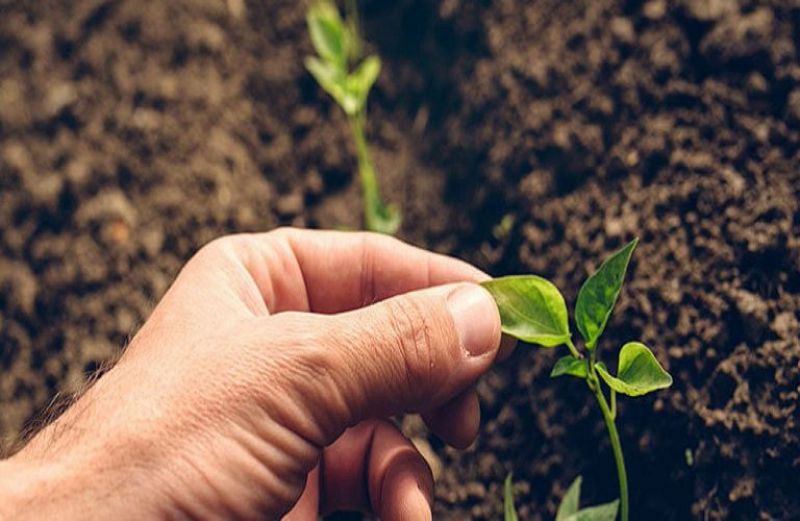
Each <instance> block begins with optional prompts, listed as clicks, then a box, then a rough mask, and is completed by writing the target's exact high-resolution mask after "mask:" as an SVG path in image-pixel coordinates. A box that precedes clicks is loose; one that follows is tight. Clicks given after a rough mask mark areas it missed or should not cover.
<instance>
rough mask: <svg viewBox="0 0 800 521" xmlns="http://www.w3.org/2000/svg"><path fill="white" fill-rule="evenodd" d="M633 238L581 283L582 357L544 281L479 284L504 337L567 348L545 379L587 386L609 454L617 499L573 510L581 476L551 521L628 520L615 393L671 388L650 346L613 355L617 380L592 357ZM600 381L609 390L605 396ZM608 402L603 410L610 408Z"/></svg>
mask: <svg viewBox="0 0 800 521" xmlns="http://www.w3.org/2000/svg"><path fill="white" fill-rule="evenodd" d="M637 242H638V239H634V240H633V241H631V242H629V243H628V244H627V245H625V246H624V247H623V248H622V249H621V250H619V251H618V252H616V253H614V254H613V255H612V256H611V257H609V258H608V259H606V261H605V262H603V264H601V265H600V267H599V268H598V270H597V271H596V272H595V273H594V274H592V275H591V276H590V277H589V278H588V279H586V282H584V284H583V286H582V287H581V290H580V292H579V293H578V299H577V302H576V304H575V311H574V313H575V322H576V325H577V328H578V331H579V332H580V334H581V336H582V337H583V339H584V341H585V348H586V352H583V351H581V350H579V349H578V346H576V345H575V344H574V343H573V341H572V334H571V333H570V328H569V320H568V316H567V306H566V303H565V302H564V297H563V296H562V295H561V293H560V292H559V291H558V289H557V288H556V287H555V286H554V285H553V284H552V283H550V282H549V281H548V280H546V279H543V278H542V277H539V276H537V275H516V276H510V277H501V278H499V279H494V280H490V281H486V282H484V283H483V286H484V287H485V288H486V289H488V290H489V292H490V293H491V294H492V296H494V299H495V300H496V301H497V307H498V309H499V310H500V320H501V323H502V328H503V332H504V333H505V334H507V335H510V336H513V337H515V338H518V339H520V340H523V341H525V342H529V343H531V344H537V345H540V346H542V347H558V346H560V345H562V344H563V345H566V346H567V348H568V349H569V352H570V354H569V355H567V356H564V357H562V358H560V359H559V360H558V361H557V362H556V364H555V366H554V367H553V370H552V372H551V373H550V376H551V377H553V378H555V377H558V376H564V375H569V376H574V377H576V378H579V379H582V380H584V381H586V384H587V385H588V387H589V390H590V391H591V392H592V393H593V394H594V396H595V399H596V400H597V403H598V405H599V407H600V412H601V413H602V415H603V420H604V421H605V424H606V429H607V430H608V436H609V439H610V440H611V448H612V449H613V451H614V462H615V464H616V467H617V478H618V481H619V494H620V498H619V500H618V501H614V502H612V503H607V504H604V505H600V506H596V507H591V508H586V509H583V510H578V497H579V496H580V484H581V481H580V478H578V479H576V480H575V482H574V483H573V484H572V486H571V487H570V489H569V490H568V491H567V495H566V496H565V497H564V502H563V503H562V505H561V508H559V515H558V517H557V521H562V520H569V521H598V520H608V521H613V520H614V519H616V516H617V510H618V507H619V512H620V517H621V518H622V521H628V515H629V513H628V510H629V506H628V477H627V473H626V471H625V460H624V457H623V454H622V445H621V443H620V440H619V433H618V432H617V426H616V424H615V420H616V416H617V393H620V394H624V395H627V396H634V397H635V396H642V395H644V394H647V393H651V392H653V391H657V390H659V389H666V388H667V387H669V386H671V385H672V376H670V374H669V373H668V372H666V371H665V370H664V368H663V367H661V364H659V363H658V360H656V357H655V356H654V355H653V353H652V352H651V351H650V349H649V348H648V347H647V346H645V345H644V344H642V343H641V342H628V343H627V344H625V345H624V346H622V349H621V351H620V353H619V363H618V367H617V374H616V376H614V375H612V374H611V373H610V372H609V371H608V369H607V368H606V366H605V364H603V362H601V361H599V360H598V352H597V351H598V350H597V349H596V346H597V341H598V340H599V338H600V336H601V335H602V334H603V331H604V330H605V328H606V325H607V323H608V319H609V317H610V316H611V313H612V311H613V310H614V306H615V305H616V303H617V299H618V298H619V293H620V290H621V289H622V282H623V280H624V278H625V273H626V272H627V270H628V264H629V263H630V259H631V255H632V254H633V250H634V249H635V248H636V244H637ZM602 383H605V384H606V385H607V386H608V388H609V391H608V392H609V398H608V399H607V398H606V394H605V393H606V391H604V389H603V386H602V385H601V384H602ZM609 404H610V405H609Z"/></svg>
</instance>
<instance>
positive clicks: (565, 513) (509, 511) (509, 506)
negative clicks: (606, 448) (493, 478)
mask: <svg viewBox="0 0 800 521" xmlns="http://www.w3.org/2000/svg"><path fill="white" fill-rule="evenodd" d="M582 481H583V478H582V477H581V476H578V477H577V478H575V481H573V482H572V484H571V485H570V486H569V488H568V489H567V493H566V494H564V497H563V498H561V504H560V505H559V506H558V511H557V512H556V521H614V520H615V519H616V518H617V511H618V510H619V500H618V499H615V500H614V501H612V502H610V503H604V504H602V505H597V506H594V507H586V508H580V502H581V482H582ZM503 512H504V513H505V516H504V519H505V521H518V519H519V518H518V517H517V511H516V509H515V508H514V491H513V486H512V481H511V474H509V475H508V476H507V477H506V482H505V486H504V487H503Z"/></svg>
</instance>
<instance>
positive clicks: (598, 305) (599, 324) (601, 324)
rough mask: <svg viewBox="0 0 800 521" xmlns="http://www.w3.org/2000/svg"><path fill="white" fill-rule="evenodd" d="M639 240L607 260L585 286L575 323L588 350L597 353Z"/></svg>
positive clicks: (577, 305) (577, 304)
mask: <svg viewBox="0 0 800 521" xmlns="http://www.w3.org/2000/svg"><path fill="white" fill-rule="evenodd" d="M638 241H639V239H634V240H632V241H631V242H629V243H628V244H627V245H625V247H623V248H622V249H621V250H619V251H618V252H616V253H615V254H613V255H612V256H611V257H609V258H608V259H606V260H605V262H603V264H601V265H600V268H598V270H597V271H596V272H595V273H594V274H593V275H592V276H590V277H589V278H588V279H586V282H584V283H583V286H582V287H581V290H580V292H579V293H578V301H577V303H576V304H575V322H576V323H577V326H578V331H580V332H581V335H583V339H584V340H585V341H586V348H587V349H593V348H594V346H595V344H596V343H597V339H598V338H599V337H600V335H601V334H602V333H603V330H604V329H605V327H606V323H607V322H608V317H609V316H611V312H612V311H613V310H614V305H615V304H616V303H617V298H618V297H619V291H620V289H621V288H622V281H623V279H624V278H625V272H626V271H627V270H628V263H629V262H630V260H631V255H632V254H633V250H634V248H636V244H637V242H638Z"/></svg>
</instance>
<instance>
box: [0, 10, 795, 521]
mask: <svg viewBox="0 0 800 521" xmlns="http://www.w3.org/2000/svg"><path fill="white" fill-rule="evenodd" d="M362 7H363V13H364V17H365V31H366V37H367V39H368V40H369V41H370V42H371V50H372V51H374V52H377V53H379V54H380V55H381V57H382V58H383V60H384V70H383V73H382V74H381V77H380V79H379V81H378V83H377V87H376V89H375V91H374V94H373V96H372V97H371V98H370V115H369V117H370V122H369V128H368V131H369V137H370V139H371V141H372V142H373V143H374V147H375V150H374V154H375V156H376V161H377V166H378V169H379V171H380V176H381V181H382V188H383V191H384V194H385V195H386V197H387V198H388V199H390V200H391V201H393V202H395V203H397V204H399V205H400V206H401V207H402V208H403V211H404V223H403V226H402V228H401V230H400V233H399V236H400V237H401V238H403V239H405V240H407V241H410V242H413V243H415V244H418V245H421V246H423V247H426V248H430V249H433V250H436V251H441V252H444V253H449V254H453V255H457V256H460V257H462V258H465V259H467V260H469V261H471V262H473V263H475V264H477V265H478V266H480V267H481V268H483V269H485V270H487V271H488V272H490V273H492V274H495V275H500V274H510V273H530V272H533V273H538V274H541V275H543V276H546V277H548V278H551V279H552V280H553V281H554V282H555V283H556V284H557V285H558V286H559V287H560V288H562V290H563V291H564V293H565V295H566V297H567V300H568V302H574V298H575V296H576V294H577V290H578V288H579V286H580V283H581V282H582V280H583V279H584V278H585V276H586V275H587V273H589V272H590V271H591V270H592V269H594V268H596V267H597V266H598V264H599V262H600V261H601V260H602V259H603V258H604V257H605V256H606V255H608V254H609V253H610V252H612V251H613V250H614V249H616V248H618V247H620V246H621V245H622V244H624V242H626V241H627V240H629V239H631V238H632V237H634V236H638V237H639V238H640V240H641V243H640V246H639V248H638V250H637V252H636V254H635V257H634V261H633V264H632V266H631V270H630V272H629V275H628V283H627V285H626V286H625V287H624V289H623V292H622V295H621V298H620V301H619V303H618V305H617V311H616V313H615V314H614V316H613V318H612V320H611V323H610V324H609V326H608V332H607V333H606V334H605V336H604V339H603V341H602V344H601V346H600V349H602V350H603V353H604V356H605V357H606V360H607V363H609V365H613V364H614V362H615V360H614V358H615V354H616V352H617V350H618V347H619V346H620V345H621V344H622V343H623V342H625V341H627V340H632V339H641V340H643V341H645V342H646V343H648V344H649V345H650V346H652V347H653V349H654V351H655V353H656V356H657V357H658V358H659V360H660V361H661V362H662V364H663V365H664V366H665V367H666V368H667V369H668V370H669V371H670V372H671V373H672V374H673V376H674V378H675V383H674V385H673V386H672V388H671V389H669V390H667V391H663V392H659V393H657V394H654V395H650V396H649V397H646V398H640V399H638V400H636V401H632V400H631V401H628V400H622V401H621V403H620V412H619V424H620V430H621V437H622V441H623V446H624V448H625V451H626V457H627V462H628V471H629V479H630V482H631V492H632V495H631V500H632V512H633V514H634V519H664V520H683V519H709V520H714V519H762V520H769V519H793V518H798V517H800V498H798V495H797V493H796V492H797V491H796V486H795V483H796V479H795V476H796V474H797V472H798V470H800V450H798V447H800V440H799V439H798V425H797V423H798V417H800V415H799V414H798V411H797V402H798V393H799V392H800V341H798V333H800V322H798V320H799V315H798V311H799V310H800V271H799V270H800V241H799V240H798V232H800V213H798V210H799V209H798V195H800V194H799V193H798V192H800V173H799V172H798V169H797V166H798V164H800V61H799V60H798V52H800V47H799V45H800V43H799V42H800V3H798V2H797V1H786V0H780V1H778V0H774V1H758V2H756V1H749V0H741V1H736V0H726V1H720V0H676V1H674V2H667V1H666V0H648V1H637V0H613V1H612V0H574V1H569V2H565V1H560V0H533V1H531V0H503V1H495V2H489V1H486V0H482V1H476V0H440V1H434V0H427V1H424V0H398V1H397V2H380V1H377V0H365V1H364V2H363V3H362ZM304 9H305V5H304V4H303V3H302V2H295V1H289V0H287V1H279V0H269V1H263V2H255V1H249V0H247V1H245V0H227V1H220V0H215V1H211V0H195V1H191V2H190V1H184V0H180V1H174V2H158V1H150V0H148V1H133V0H119V1H110V0H76V1H73V2H55V1H49V0H40V1H37V2H9V1H8V0H0V225H1V226H0V447H2V448H4V450H6V451H11V450H13V447H14V445H15V443H14V442H15V440H18V439H19V437H20V435H21V433H23V432H24V431H25V430H31V429H35V427H36V425H37V422H41V421H42V420H43V418H44V417H45V416H42V414H41V413H40V411H42V410H43V409H45V407H46V406H47V405H48V404H49V403H51V402H52V401H54V400H55V401H56V402H58V401H59V400H58V398H57V397H58V396H62V397H69V396H70V395H71V394H73V393H76V392H79V391H80V389H81V388H82V387H83V386H84V385H85V383H86V381H87V379H88V378H89V377H90V376H91V375H92V374H94V373H96V372H97V371H98V370H102V368H103V367H104V366H106V364H107V363H108V362H109V361H111V360H113V359H114V358H115V357H116V356H118V354H119V353H120V351H121V349H122V348H123V346H124V345H125V344H126V342H127V341H128V340H129V339H130V337H131V336H132V335H133V334H134V333H135V332H136V330H137V328H138V327H139V326H140V325H141V323H142V322H143V321H144V320H145V319H146V318H147V316H148V314H149V312H150V311H151V310H152V307H153V305H154V303H155V302H157V300H158V299H159V297H160V296H161V295H162V294H163V293H164V291H165V290H166V288H167V287H168V285H169V284H170V281H171V280H172V278H173V277H174V276H175V274H176V273H177V271H178V269H179V268H180V266H181V265H182V263H183V262H185V261H186V260H187V259H188V258H189V257H190V256H191V255H192V253H193V252H194V251H196V250H197V248H198V247H200V246H201V245H202V244H204V243H205V242H207V241H208V240H210V239H212V238H213V237H216V236H218V235H221V234H225V233H231V232H243V231H256V230H265V229H270V228H273V227H275V226H278V225H294V226H307V227H321V228H356V227H358V226H359V224H360V219H361V212H360V210H359V208H360V199H359V189H358V179H357V177H356V176H354V175H353V172H354V170H355V167H356V165H355V160H354V150H353V147H352V144H351V142H350V139H349V134H348V131H347V124H346V121H345V119H344V118H343V116H342V114H341V113H340V111H339V109H338V108H337V107H336V106H335V105H334V104H333V103H332V102H331V101H330V100H329V99H328V98H327V97H326V96H325V95H324V93H322V92H321V90H320V89H319V88H318V87H317V85H315V83H314V81H313V79H312V78H311V77H310V76H309V75H308V74H307V73H306V72H305V70H304V68H303V65H302V61H303V58H304V57H305V56H306V55H308V54H309V53H310V52H311V48H310V44H309V42H308V38H307V36H306V31H305V25H304V24H305V20H304ZM558 356H559V353H557V352H555V351H554V350H545V349H537V348H532V347H528V346H520V347H519V348H518V349H517V351H516V352H515V354H514V355H513V357H512V358H511V360H509V361H507V362H504V363H502V364H500V365H499V366H498V367H497V368H496V369H495V370H494V371H493V372H492V373H491V374H489V375H488V376H487V377H485V378H484V379H483V380H482V381H481V382H480V384H478V392H479V394H480V397H481V402H482V412H483V422H482V429H481V435H480V438H479V440H478V442H477V443H476V444H475V445H474V446H473V447H472V448H470V449H469V450H468V451H466V452H457V451H454V450H451V449H449V448H446V447H445V446H443V444H442V443H441V442H440V441H438V440H437V439H436V438H435V437H433V436H430V435H428V433H427V432H426V431H425V429H424V426H423V425H422V424H421V422H420V421H419V420H418V419H416V418H409V419H407V420H405V421H404V422H403V423H404V428H405V430H406V432H407V433H408V434H409V435H410V436H413V437H414V438H415V440H416V441H417V442H418V443H420V444H421V445H422V446H423V448H424V449H425V451H426V452H428V453H430V454H429V457H430V459H431V460H432V462H433V463H434V465H433V466H434V470H435V472H436V474H437V477H438V483H437V498H436V513H435V518H436V519H445V520H448V519H453V520H455V519H466V518H469V519H499V518H500V517H501V485H502V480H503V479H504V478H505V476H506V474H507V473H508V472H509V471H513V473H514V479H515V482H516V486H515V490H516V492H517V504H518V505H519V510H520V517H521V518H523V519H535V520H540V519H541V520H544V519H552V518H553V517H554V513H555V510H556V507H557V504H558V501H559V499H560V497H561V496H562V494H563V493H564V491H565V490H566V487H567V486H568V485H569V483H570V482H571V481H572V479H573V478H574V477H576V476H577V475H579V474H582V475H583V476H584V486H583V488H584V502H585V504H589V503H596V502H601V501H608V500H610V499H611V498H613V497H616V480H615V474H614V469H613V461H612V455H611V450H610V446H609V444H608V442H607V441H606V438H605V432H604V427H603V424H602V421H601V418H600V415H599V413H598V411H597V410H596V408H595V407H594V405H593V403H592V402H591V397H590V395H589V394H588V393H587V391H586V389H585V386H584V385H583V384H582V383H581V382H579V381H571V380H568V379H559V380H550V379H549V378H548V374H549V370H550V368H551V366H552V365H553V363H554V361H555V360H556V358H557V357H558Z"/></svg>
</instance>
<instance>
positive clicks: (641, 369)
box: [595, 342, 672, 396]
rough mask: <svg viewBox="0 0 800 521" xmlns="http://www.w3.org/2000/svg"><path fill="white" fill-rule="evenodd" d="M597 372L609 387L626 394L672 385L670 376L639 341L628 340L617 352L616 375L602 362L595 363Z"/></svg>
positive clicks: (635, 394)
mask: <svg viewBox="0 0 800 521" xmlns="http://www.w3.org/2000/svg"><path fill="white" fill-rule="evenodd" d="M595 368H596V369H597V372H598V373H600V376H601V377H602V378H603V380H605V382H606V383H607V384H608V386H609V387H611V388H612V389H614V390H615V391H617V392H618V393H622V394H627V395H628V396H641V395H643V394H647V393H651V392H653V391H657V390H659V389H666V388H667V387H669V386H670V385H672V376H670V374H669V373H668V372H666V371H665V370H664V368H663V367H661V364H659V363H658V360H656V357H655V356H654V355H653V353H652V351H650V349H648V348H647V346H646V345H644V344H642V343H639V342H628V343H627V344H625V345H624V346H622V350H621V351H620V353H619V364H618V368H617V376H613V375H611V374H610V373H609V372H608V369H607V368H606V366H605V365H604V364H603V363H602V362H598V363H596V364H595Z"/></svg>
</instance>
